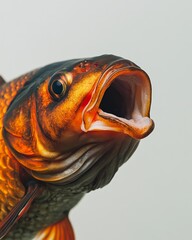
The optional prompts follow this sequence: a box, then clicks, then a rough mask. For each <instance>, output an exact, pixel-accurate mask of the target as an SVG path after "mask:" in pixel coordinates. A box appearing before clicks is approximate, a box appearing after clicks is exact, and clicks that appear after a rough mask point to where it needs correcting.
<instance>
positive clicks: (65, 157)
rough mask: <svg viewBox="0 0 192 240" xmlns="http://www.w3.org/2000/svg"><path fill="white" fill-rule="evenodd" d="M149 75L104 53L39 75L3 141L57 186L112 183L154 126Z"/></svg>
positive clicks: (13, 107)
mask: <svg viewBox="0 0 192 240" xmlns="http://www.w3.org/2000/svg"><path fill="white" fill-rule="evenodd" d="M150 105H151V84H150V80H149V77H148V75H147V74H146V73H145V72H144V71H143V70H141V69H140V68H139V67H138V66H137V65H135V64H134V63H132V62H131V61H129V60H125V59H123V58H120V57H117V56H113V55H103V56H99V57H95V58H87V59H75V60H70V61H64V62H59V63H55V64H51V65H48V66H46V67H44V68H41V69H39V70H38V71H37V72H36V73H35V74H34V75H33V76H32V78H31V79H30V80H29V81H27V82H26V84H25V85H24V87H23V88H22V89H21V90H20V91H19V92H18V94H17V95H16V97H15V98H14V99H13V101H12V103H11V104H10V106H9V108H8V110H7V112H6V114H5V117H4V128H3V136H4V139H5V142H6V144H7V146H8V148H9V151H10V152H11V154H12V155H13V156H14V157H15V158H16V159H17V161H19V162H20V164H21V165H22V166H23V167H24V168H25V169H26V170H27V172H28V173H29V174H30V175H31V176H32V177H34V178H35V179H38V180H40V181H44V182H49V183H54V184H71V183H74V182H76V183H78V184H79V183H81V185H82V184H84V185H90V184H91V189H95V188H98V187H102V186H104V185H106V184H107V183H108V182H109V181H110V180H111V179H112V177H113V175H114V174H115V172H116V171H117V169H118V168H119V166H121V165H122V164H123V163H124V162H125V161H127V160H128V158H129V157H130V156H131V155H132V153H133V152H134V150H135V149H136V147H137V146H138V143H139V140H140V139H142V138H144V137H146V136H147V135H148V134H149V133H150V132H151V131H152V130H153V127H154V123H153V121H152V120H151V118H150V116H149V114H150Z"/></svg>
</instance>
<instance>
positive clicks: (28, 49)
mask: <svg viewBox="0 0 192 240" xmlns="http://www.w3.org/2000/svg"><path fill="white" fill-rule="evenodd" d="M191 45H192V5H191V1H190V0H189V1H187V0H183V1H178V0H175V1H174V0H161V1H156V0H143V1H142V0H141V1H136V0H132V1H131V0H127V1H126V0H118V1H112V0H111V1H107V0H100V1H99V0H96V1H88V0H87V1H86V0H80V1H70V0H67V1H64V0H63V1H61V0H55V1H48V0H44V1H43V0H38V1H37V0H33V1H24V0H23V1H22V0H12V1H11V0H6V1H2V0H1V1H0V74H2V75H3V76H4V77H5V78H6V79H7V80H10V79H12V78H15V77H17V76H19V75H20V74H22V73H25V72H27V71H30V70H32V69H34V68H36V67H39V66H43V65H46V64H48V63H51V62H55V61H58V60H59V61H60V60H66V59H71V58H77V57H89V56H90V57H91V56H96V55H100V54H104V53H113V54H115V55H120V56H122V57H125V58H128V59H131V60H132V61H134V62H135V63H136V64H138V65H139V66H141V67H142V68H143V69H144V70H146V71H147V73H148V74H149V76H150V77H151V80H152V85H153V104H152V112H151V116H152V118H153V119H154V120H155V123H156V128H155V131H154V132H153V134H152V135H150V136H149V137H148V138H146V139H144V140H143V141H142V142H141V144H140V146H139V148H138V150H137V151H136V153H135V154H134V156H133V157H132V158H131V159H130V161H129V162H127V163H126V164H125V165H124V166H123V167H122V168H121V169H120V170H119V172H118V173H117V174H116V176H115V178H114V179H113V181H112V182H111V184H109V185H108V186H107V187H105V188H104V189H102V190H97V191H95V192H92V193H90V194H88V195H87V196H86V197H85V198H84V199H83V200H82V202H81V203H80V204H79V205H78V206H77V207H75V209H74V210H73V211H72V213H71V220H72V222H73V226H74V229H75V232H76V236H77V240H98V239H101V240H109V239H110V240H118V239H127V240H159V239H163V240H177V239H178V240H180V239H185V240H188V239H192V157H191V156H192V154H191V148H192V142H191V138H192V97H191V90H192V79H191V78H192V77H191V69H192V68H191V64H192V47H191Z"/></svg>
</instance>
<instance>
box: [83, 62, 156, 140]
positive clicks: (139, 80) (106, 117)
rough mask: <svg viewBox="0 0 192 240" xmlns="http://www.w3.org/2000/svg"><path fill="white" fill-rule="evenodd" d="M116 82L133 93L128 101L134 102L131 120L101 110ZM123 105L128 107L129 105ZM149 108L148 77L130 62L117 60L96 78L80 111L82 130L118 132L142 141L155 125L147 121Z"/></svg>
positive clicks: (149, 88) (148, 119)
mask: <svg viewBox="0 0 192 240" xmlns="http://www.w3.org/2000/svg"><path fill="white" fill-rule="evenodd" d="M118 79H120V80H118ZM123 79H124V80H123ZM115 81H116V82H118V81H119V83H118V84H121V85H122V87H126V86H128V85H129V87H130V89H131V91H132V94H133V96H134V97H133V99H132V100H131V101H133V102H132V103H133V105H134V107H133V110H132V111H131V117H130V118H129V117H125V116H124V117H120V116H117V115H114V114H112V113H109V112H105V111H102V109H100V104H101V102H102V100H103V98H104V95H105V93H106V91H107V89H108V88H109V87H110V86H111V85H112V84H113V83H114V82H115ZM123 81H124V83H123ZM120 82H121V83H120ZM124 97H125V93H124ZM128 100H130V99H128ZM129 102H130V101H129ZM125 104H126V106H127V107H128V104H129V103H128V102H126V103H125ZM150 107H151V83H150V79H149V76H148V75H147V74H146V73H145V72H144V71H143V70H142V69H140V68H139V67H137V66H136V65H133V64H130V62H129V61H127V60H119V61H116V62H115V63H113V64H111V65H110V66H109V67H108V68H107V69H106V70H105V71H104V72H103V74H102V75H101V77H100V78H99V80H98V82H97V84H96V86H95V88H94V89H93V91H92V97H91V99H90V101H89V102H88V104H87V105H86V106H85V108H84V110H83V112H82V124H81V129H82V131H84V132H89V131H112V132H120V133H124V134H126V135H129V136H130V137H132V138H135V139H141V138H144V137H146V136H147V135H149V134H150V133H151V132H152V130H153V128H154V122H153V120H152V119H151V118H150Z"/></svg>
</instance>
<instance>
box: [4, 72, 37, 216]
mask: <svg viewBox="0 0 192 240" xmlns="http://www.w3.org/2000/svg"><path fill="white" fill-rule="evenodd" d="M32 74H33V73H30V74H27V75H24V76H22V77H20V78H17V79H15V80H14V81H12V82H10V83H4V84H3V85H2V86H0V220H2V219H3V218H4V217H5V216H6V215H7V213H8V212H10V210H11V209H12V208H13V207H14V206H15V204H17V203H18V202H19V200H20V199H21V198H22V197H23V195H24V193H25V188H24V186H23V184H22V183H21V181H20V164H19V163H18V162H17V161H16V160H15V159H14V158H13V157H12V155H11V153H10V152H9V150H8V148H7V147H6V145H5V142H4V139H3V136H2V129H3V117H4V114H5V113H6V111H7V108H8V106H9V104H10V103H11V101H12V99H13V98H14V97H15V96H16V94H17V92H18V91H19V89H20V88H21V87H22V86H23V85H24V84H25V82H26V81H27V80H28V79H29V78H30V77H31V75H32Z"/></svg>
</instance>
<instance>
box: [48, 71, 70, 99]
mask: <svg viewBox="0 0 192 240" xmlns="http://www.w3.org/2000/svg"><path fill="white" fill-rule="evenodd" d="M49 92H50V94H51V96H52V97H53V99H54V100H57V101H59V100H61V99H62V98H63V97H64V96H65V95H66V93H67V81H66V79H65V77H64V75H61V74H57V75H54V76H53V77H52V78H51V79H50V83H49Z"/></svg>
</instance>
